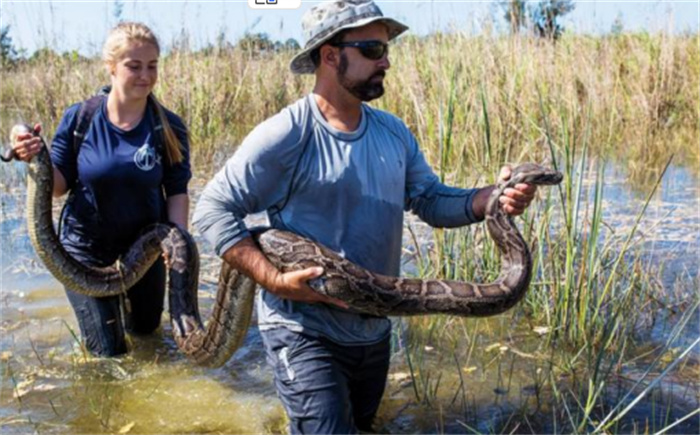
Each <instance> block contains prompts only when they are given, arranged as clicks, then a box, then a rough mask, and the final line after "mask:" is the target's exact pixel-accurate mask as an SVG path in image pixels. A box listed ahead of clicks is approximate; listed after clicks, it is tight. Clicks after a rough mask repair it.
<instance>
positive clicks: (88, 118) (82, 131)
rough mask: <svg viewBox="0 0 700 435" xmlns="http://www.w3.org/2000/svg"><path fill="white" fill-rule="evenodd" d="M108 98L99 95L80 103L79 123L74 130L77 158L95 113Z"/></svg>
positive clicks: (74, 148) (74, 149) (74, 145)
mask: <svg viewBox="0 0 700 435" xmlns="http://www.w3.org/2000/svg"><path fill="white" fill-rule="evenodd" d="M106 98H107V96H106V95H103V94H98V95H94V96H92V97H90V98H88V99H87V100H85V101H83V102H82V103H80V111H79V112H78V122H77V123H76V124H75V130H73V152H74V153H75V155H76V157H77V155H78V151H79V150H80V145H81V144H82V143H83V140H84V139H85V135H86V134H87V131H88V129H89V128H90V124H91V123H92V118H93V116H95V112H97V109H99V108H100V106H101V105H102V102H103V101H104V100H105V99H106Z"/></svg>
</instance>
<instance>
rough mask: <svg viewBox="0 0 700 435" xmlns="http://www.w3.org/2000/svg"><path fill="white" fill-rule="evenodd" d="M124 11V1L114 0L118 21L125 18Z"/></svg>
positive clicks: (115, 18)
mask: <svg viewBox="0 0 700 435" xmlns="http://www.w3.org/2000/svg"><path fill="white" fill-rule="evenodd" d="M123 12H124V3H123V2H122V1H121V0H114V12H113V14H114V20H115V21H116V22H117V23H121V22H122V21H123V20H124V18H123V16H122V14H123Z"/></svg>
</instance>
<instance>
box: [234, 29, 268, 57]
mask: <svg viewBox="0 0 700 435" xmlns="http://www.w3.org/2000/svg"><path fill="white" fill-rule="evenodd" d="M236 47H238V48H239V49H241V50H243V51H245V52H248V53H260V52H264V51H272V50H274V49H275V43H274V42H273V41H272V40H270V37H269V36H268V35H267V33H246V34H245V35H243V37H242V38H241V39H239V40H238V43H237V44H236Z"/></svg>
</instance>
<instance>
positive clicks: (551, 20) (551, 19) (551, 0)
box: [530, 0, 576, 40]
mask: <svg viewBox="0 0 700 435" xmlns="http://www.w3.org/2000/svg"><path fill="white" fill-rule="evenodd" d="M575 7H576V5H575V4H574V2H573V0H543V1H541V2H539V3H538V4H537V5H535V6H534V7H533V8H532V9H531V12H530V15H531V19H532V23H533V26H534V30H535V33H536V34H537V35H539V36H540V37H542V38H547V39H552V40H556V39H558V38H559V37H560V36H561V34H562V32H563V31H564V27H563V26H562V25H561V24H559V23H558V22H557V21H558V20H559V19H560V18H561V17H563V16H564V15H566V14H568V13H569V12H571V11H573V10H574V8H575Z"/></svg>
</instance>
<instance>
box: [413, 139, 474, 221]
mask: <svg viewBox="0 0 700 435" xmlns="http://www.w3.org/2000/svg"><path fill="white" fill-rule="evenodd" d="M405 134H406V143H408V144H409V149H408V163H407V167H406V196H405V209H406V210H407V211H408V210H411V211H412V212H414V213H415V214H417V215H418V216H419V217H420V218H421V219H422V220H424V221H425V222H426V223H428V224H429V225H431V226H433V227H444V228H453V227H459V226H463V225H468V224H471V223H474V222H476V221H477V219H476V218H475V216H474V212H473V210H472V201H473V199H474V195H475V194H476V192H477V190H478V189H460V188H456V187H450V186H447V185H445V184H443V183H441V182H440V179H439V178H438V176H437V175H436V174H435V173H434V172H433V170H432V169H431V168H430V166H429V165H428V162H426V160H425V156H424V155H423V153H422V152H421V151H420V149H419V147H418V143H417V141H416V139H415V137H414V136H413V134H411V132H410V131H409V130H408V129H407V128H406V132H405Z"/></svg>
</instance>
